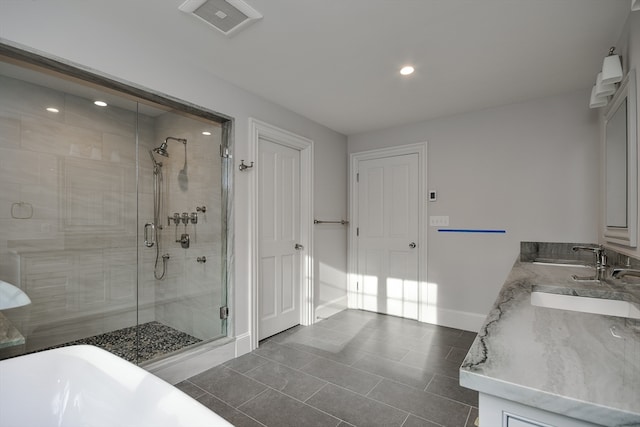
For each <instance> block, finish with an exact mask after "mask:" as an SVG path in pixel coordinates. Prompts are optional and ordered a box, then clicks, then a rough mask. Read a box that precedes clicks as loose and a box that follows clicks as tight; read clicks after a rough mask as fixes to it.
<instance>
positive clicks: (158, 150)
mask: <svg viewBox="0 0 640 427" xmlns="http://www.w3.org/2000/svg"><path fill="white" fill-rule="evenodd" d="M153 152H154V153H158V154H160V155H161V156H164V157H169V152H168V151H167V142H166V141H165V142H163V143H162V144H160V146H159V147H156V148H154V149H153Z"/></svg>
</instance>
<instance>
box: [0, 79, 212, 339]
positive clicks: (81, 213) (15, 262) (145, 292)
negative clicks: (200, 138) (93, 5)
mask: <svg viewBox="0 0 640 427" xmlns="http://www.w3.org/2000/svg"><path fill="white" fill-rule="evenodd" d="M121 105H122V107H124V108H120V107H115V106H111V105H110V106H109V107H106V108H101V107H97V106H95V105H94V104H93V100H92V99H84V98H80V97H77V96H73V95H69V94H65V93H62V92H58V91H55V90H51V89H48V88H45V87H41V86H38V85H34V84H31V83H26V82H23V81H20V80H16V79H13V78H9V77H4V76H0V279H2V280H6V281H8V282H10V283H13V284H16V285H17V286H19V287H21V288H22V289H23V290H25V292H26V293H27V294H28V295H29V296H30V298H31V299H32V304H31V305H30V306H27V307H24V308H18V309H13V310H9V311H6V312H5V315H7V317H9V318H10V320H12V321H13V323H14V324H15V325H16V326H17V327H18V329H19V330H20V331H21V332H22V334H23V335H25V337H26V338H27V348H26V349H27V350H33V349H38V348H42V347H46V346H50V345H55V344H59V343H63V342H67V341H71V340H75V339H78V338H82V337H86V336H91V335H95V334H99V333H103V332H107V331H111V330H114V329H119V328H122V327H126V326H131V325H135V324H136V321H137V320H138V321H139V322H141V323H143V322H146V321H151V320H156V316H157V315H159V314H160V311H162V310H161V309H160V308H156V304H155V303H156V299H159V300H160V301H162V304H163V305H162V306H170V304H169V303H168V302H167V301H171V302H172V303H178V302H180V301H184V300H185V299H186V296H185V291H189V290H190V289H191V287H193V286H195V285H193V286H192V285H191V284H190V282H189V280H187V279H186V278H187V277H188V276H189V275H194V274H195V275H197V274H203V273H202V271H201V270H203V269H202V268H201V269H200V270H197V269H196V267H202V266H201V265H199V264H197V263H196V262H195V260H194V262H193V266H191V265H190V267H189V268H187V267H186V266H185V265H186V264H185V261H186V258H187V256H186V254H185V253H182V254H181V255H182V258H183V259H184V260H182V261H180V256H179V255H178V254H176V255H175V256H172V259H171V260H170V264H169V271H170V275H169V276H170V277H168V278H167V281H166V282H156V281H155V280H154V279H153V270H152V269H153V261H154V259H155V257H153V259H151V256H150V255H149V254H150V252H151V250H149V251H146V250H145V251H143V253H142V254H141V255H142V258H141V260H142V269H141V275H140V291H139V294H138V298H139V300H138V301H136V275H137V268H136V266H137V254H136V249H137V246H136V245H137V243H136V233H137V230H140V229H141V227H139V226H138V224H137V223H136V219H137V209H138V208H139V210H140V220H141V221H145V213H148V219H149V220H150V219H151V217H152V210H153V208H152V206H153V202H152V200H153V199H152V191H151V188H152V186H151V182H152V181H151V179H152V178H151V177H152V169H151V161H150V159H149V157H148V153H147V151H148V149H150V148H152V147H155V146H157V145H159V144H160V142H161V141H162V140H164V138H165V136H162V135H164V134H165V130H164V129H163V130H162V131H161V132H160V131H159V129H157V125H158V124H161V123H165V122H167V121H169V122H170V121H171V119H170V118H171V117H172V116H174V115H173V114H172V113H165V114H162V116H166V117H151V116H145V115H142V114H140V115H138V117H137V120H136V105H135V102H128V101H123V102H122V104H121ZM52 106H53V107H56V108H58V109H59V113H50V112H47V111H46V108H47V107H52ZM181 119H182V118H180V119H177V120H178V121H180V120H181ZM162 126H166V125H164V124H163V125H162ZM136 129H137V133H138V138H139V141H140V147H141V153H140V155H141V164H140V173H141V177H142V179H141V180H140V200H139V202H138V200H137V193H136V151H135V141H136ZM177 131H178V130H176V132H177ZM159 135H160V136H159ZM167 136H168V135H167ZM183 137H184V136H183ZM218 143H219V132H218ZM211 145H212V147H209V149H210V151H211V152H212V153H217V145H215V144H211ZM195 146H196V141H194V147H195ZM213 146H215V147H213ZM178 148H179V149H180V150H176V149H178ZM190 148H191V147H190ZM170 149H171V151H172V154H175V158H182V150H181V149H182V147H177V146H174V147H170ZM194 151H195V150H194ZM193 154H194V155H196V156H199V157H194V159H193V163H190V164H189V167H190V168H189V177H190V178H191V176H190V175H191V170H193V171H194V173H195V172H196V171H198V170H199V169H200V168H201V167H198V162H199V161H200V159H201V158H202V161H203V162H205V163H206V164H207V165H209V163H210V162H209V161H207V160H206V159H204V158H203V154H202V153H199V154H196V153H193ZM217 163H218V165H219V163H220V162H219V160H218V162H217ZM166 164H167V168H170V167H172V166H171V164H170V162H167V163H166ZM218 167H219V166H218ZM191 168H192V169H191ZM174 173H176V172H175V171H174ZM218 182H219V180H218ZM165 184H167V185H168V189H167V191H171V178H169V177H168V176H167V175H165ZM190 184H191V182H190ZM193 187H194V188H197V187H198V184H197V180H196V179H195V178H194V179H193ZM200 187H204V185H202V184H201V185H200ZM219 189H220V186H219V185H217V186H216V184H212V185H211V184H210V187H209V190H210V192H211V193H212V194H218V193H219ZM178 194H179V193H176V194H175V195H178ZM170 199H171V195H169V194H168V195H167V201H169V200H170ZM138 203H139V205H138ZM200 203H203V204H206V203H209V207H210V212H207V214H206V215H207V216H208V218H207V219H209V220H210V221H211V220H212V219H211V216H212V215H215V214H214V212H215V210H216V209H215V208H214V205H213V203H214V201H213V200H211V198H210V199H208V200H203V201H202V202H200ZM166 206H167V207H170V206H172V204H171V203H169V202H168V203H167V204H166ZM183 206H184V207H183ZM194 208H195V206H194ZM179 209H181V210H180V212H182V211H183V210H182V209H190V207H189V206H186V205H184V204H180V208H179ZM189 212H190V210H189ZM165 219H166V218H165ZM215 220H216V221H218V220H219V218H215ZM218 223H219V221H218ZM165 224H166V223H165ZM200 229H203V230H202V232H203V234H206V232H205V231H204V227H199V228H198V230H200ZM167 231H171V232H172V231H173V230H167ZM210 233H211V234H212V235H213V234H214V232H210ZM218 235H219V231H218ZM163 237H164V238H165V239H169V233H165V234H164V236H163ZM198 237H200V236H198ZM198 240H200V239H198ZM174 245H175V243H174ZM164 247H165V248H167V252H172V251H173V250H174V247H173V245H170V242H167V244H165V246H164ZM192 247H195V245H193V246H192ZM190 253H194V256H195V252H190ZM202 254H203V255H204V252H203V253H202ZM172 255H173V254H172ZM206 255H207V261H208V262H207V264H206V269H208V270H214V268H215V267H214V266H215V265H216V262H215V261H217V260H218V258H219V256H218V257H216V255H215V254H214V253H207V254H206ZM198 256H200V254H198ZM209 256H211V258H209ZM209 259H210V260H211V263H209ZM189 264H191V263H189ZM218 264H219V262H218ZM191 267H193V270H192V269H191ZM208 270H205V271H208ZM211 274H212V275H214V273H211ZM172 277H173V278H174V279H175V280H172V281H170V280H169V279H170V278H172ZM216 279H217V280H216V283H219V275H218V276H217V277H216ZM170 282H171V283H174V285H169V283H170ZM187 283H189V284H187ZM172 286H173V287H172ZM202 286H204V285H202ZM208 286H209V287H211V283H210V282H209V283H208ZM217 288H220V286H218V287H217ZM172 292H173V294H171V293H172ZM187 293H188V292H187ZM170 294H171V297H170V296H169V295H170ZM136 303H139V305H140V313H139V316H140V317H139V319H137V318H136V308H137V306H136ZM162 306H161V307H162ZM163 310H164V311H171V310H168V309H163ZM173 311H176V312H179V311H178V310H173ZM165 317H167V316H165ZM174 317H179V316H178V315H177V314H176V315H174ZM212 317H213V319H214V320H217V318H216V317H215V316H212V314H211V313H209V319H211V318H212ZM167 318H168V319H169V320H171V319H170V316H169V317H167ZM183 323H184V322H183ZM209 323H212V320H209ZM174 324H176V325H178V324H180V322H174ZM218 324H219V322H216V325H218ZM192 329H193V330H191V331H189V330H186V331H185V332H188V333H194V331H195V330H196V329H197V327H195V326H194V327H193V328H192ZM207 338H208V336H207Z"/></svg>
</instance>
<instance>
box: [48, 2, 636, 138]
mask: <svg viewBox="0 0 640 427" xmlns="http://www.w3.org/2000/svg"><path fill="white" fill-rule="evenodd" d="M182 2H183V0H162V1H158V0H126V1H124V0H110V1H104V2H102V1H101V2H74V3H73V4H74V7H75V10H74V11H73V13H74V14H80V15H84V17H85V18H84V19H94V20H95V22H96V23H98V22H100V23H101V24H102V25H103V26H106V25H109V26H111V27H114V28H122V27H123V26H127V27H129V28H128V30H130V31H128V32H127V33H131V31H135V32H136V34H139V35H140V37H139V38H138V40H128V41H127V44H128V47H129V48H130V49H140V50H141V53H144V49H154V50H161V51H162V52H163V55H165V56H166V58H167V61H179V62H180V63H183V64H184V68H185V70H186V73H185V76H187V78H188V69H189V68H190V67H196V68H199V69H203V70H205V71H207V72H209V73H212V74H214V75H217V76H219V77H221V78H223V79H225V80H227V81H229V82H231V83H233V84H235V85H237V86H239V87H242V88H244V89H246V90H248V91H250V92H253V93H255V94H258V95H260V96H262V97H264V98H266V99H268V100H271V101H273V102H275V103H277V104H280V105H282V106H284V107H286V108H288V109H290V110H292V111H295V112H297V113H299V114H301V115H303V116H305V117H308V118H309V119H312V120H314V121H316V122H319V123H321V124H323V125H325V126H327V127H329V128H331V129H334V130H336V131H338V132H340V133H343V134H345V135H352V134H356V133H360V132H367V131H372V130H376V129H382V128H386V127H390V126H395V125H400V124H405V123H411V122H417V121H422V120H427V119H432V118H435V117H442V116H447V115H452V114H456V113H461V112H466V111H473V110H477V109H481V108H487V107H493V106H498V105H505V104H510V103H514V102H520V101H524V100H529V99H533V98H541V97H546V96H552V95H556V94H562V93H567V92H572V91H576V90H580V89H586V88H590V87H591V85H592V84H593V82H594V81H595V75H596V73H597V72H598V69H599V68H600V67H601V64H602V59H603V57H604V56H605V55H606V53H607V52H608V49H609V47H610V46H612V45H613V44H615V43H616V41H617V40H618V37H619V36H620V33H621V31H622V27H623V25H624V23H625V21H626V18H627V16H628V14H629V13H630V3H631V1H630V0H245V2H246V3H248V4H249V5H250V6H252V7H253V8H255V9H256V10H258V11H259V12H261V13H262V14H263V15H264V18H263V19H262V20H260V21H258V22H257V23H255V24H253V25H251V26H250V27H248V28H246V29H245V30H243V31H241V32H240V33H238V34H236V35H235V36H233V37H231V38H227V37H225V36H224V35H222V34H221V33H220V32H218V31H217V30H215V29H214V28H212V27H210V26H208V25H207V24H205V23H203V22H202V21H200V20H198V19H196V18H194V17H193V16H189V15H187V14H185V13H184V12H181V11H179V10H178V6H180V4H182ZM61 4H64V2H62V3H61ZM67 4H69V3H67ZM636 13H640V12H636ZM112 34H113V35H112V36H110V37H113V38H114V40H116V39H118V35H117V32H113V33H112ZM408 63H411V64H413V65H414V67H415V68H416V72H415V73H414V74H413V75H412V76H410V77H408V78H403V77H401V76H400V74H399V73H398V71H399V69H400V67H401V66H402V65H404V64H408ZM587 103H588V99H585V105H586V104H587Z"/></svg>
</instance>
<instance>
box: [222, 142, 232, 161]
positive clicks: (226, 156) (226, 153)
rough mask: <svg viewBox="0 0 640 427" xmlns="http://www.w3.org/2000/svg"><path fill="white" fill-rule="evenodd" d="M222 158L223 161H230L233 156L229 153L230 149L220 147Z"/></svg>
mask: <svg viewBox="0 0 640 427" xmlns="http://www.w3.org/2000/svg"><path fill="white" fill-rule="evenodd" d="M220 157H222V158H223V159H230V158H231V154H230V153H229V149H228V148H226V147H224V148H223V147H222V145H221V146H220Z"/></svg>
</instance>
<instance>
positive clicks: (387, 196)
mask: <svg viewBox="0 0 640 427" xmlns="http://www.w3.org/2000/svg"><path fill="white" fill-rule="evenodd" d="M418 162H419V157H418V154H417V153H416V154H405V155H399V156H392V157H385V158H378V159H373V160H361V161H359V162H358V182H357V197H358V199H357V204H358V218H357V227H358V229H357V246H358V249H357V270H358V277H359V283H358V292H359V296H360V306H361V307H362V308H363V309H364V310H370V311H375V312H378V313H386V314H392V315H395V316H402V317H407V318H410V319H417V318H418V296H419V295H418V270H419V268H418V267H419V266H418V253H419V251H418V248H417V245H418V241H419V229H418V217H419V205H418V203H419V202H420V200H419V182H418V179H419V178H418V177H419V173H418V164H419V163H418Z"/></svg>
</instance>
